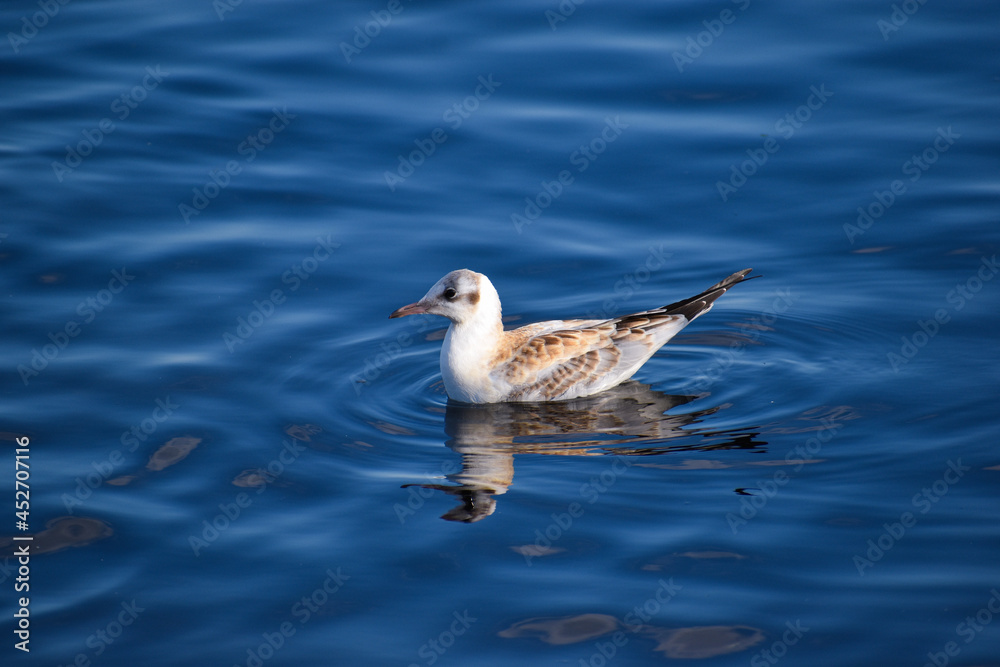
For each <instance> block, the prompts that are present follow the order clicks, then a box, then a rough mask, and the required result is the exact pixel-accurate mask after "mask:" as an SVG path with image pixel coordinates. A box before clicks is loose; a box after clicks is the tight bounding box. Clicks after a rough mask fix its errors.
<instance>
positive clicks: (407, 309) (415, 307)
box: [389, 301, 427, 320]
mask: <svg viewBox="0 0 1000 667" xmlns="http://www.w3.org/2000/svg"><path fill="white" fill-rule="evenodd" d="M426 312H427V309H426V308H425V307H424V305H423V304H422V303H421V302H420V301H418V302H416V303H411V304H410V305H408V306H403V307H402V308H399V309H398V310H394V311H392V314H391V315H389V319H390V320H391V319H392V318H394V317H406V316H407V315H419V314H420V313H426Z"/></svg>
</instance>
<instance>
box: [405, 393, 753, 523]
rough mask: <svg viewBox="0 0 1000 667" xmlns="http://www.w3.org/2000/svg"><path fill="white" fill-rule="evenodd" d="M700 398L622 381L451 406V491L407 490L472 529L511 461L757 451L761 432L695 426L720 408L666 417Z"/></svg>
mask: <svg viewBox="0 0 1000 667" xmlns="http://www.w3.org/2000/svg"><path fill="white" fill-rule="evenodd" d="M698 398H700V397H699V396H680V395H671V394H664V393H662V392H658V391H653V390H652V389H650V388H649V386H648V385H644V384H640V383H638V382H634V381H633V382H626V383H624V384H622V385H619V386H618V387H615V388H614V389H612V390H609V391H606V392H603V393H601V394H599V395H597V396H590V397H587V398H581V399H575V400H572V401H562V402H554V403H496V404H490V405H469V404H465V403H456V402H453V401H449V403H448V405H447V410H446V413H445V434H446V435H447V436H448V439H447V440H446V441H445V444H446V445H447V446H448V447H450V448H451V449H453V450H454V451H456V452H458V453H459V454H460V455H461V457H462V468H461V470H460V471H458V472H456V473H453V474H450V475H447V476H446V479H448V481H449V482H451V484H405V485H403V488H407V487H411V486H415V487H419V488H425V489H436V490H439V491H443V492H444V493H447V494H450V495H453V496H455V497H456V498H458V499H459V500H460V501H461V502H460V503H459V504H458V505H457V506H456V507H454V508H452V509H451V510H449V511H448V512H446V513H445V514H443V515H442V516H441V518H442V519H446V520H448V521H460V522H464V523H474V522H476V521H480V520H482V519H484V518H486V517H487V516H489V515H491V514H493V512H494V511H496V496H500V495H503V494H504V493H506V492H507V488H508V487H509V486H510V484H511V482H512V481H513V478H514V456H515V455H516V454H542V455H551V456H660V455H664V454H673V453H677V452H693V451H701V452H704V451H714V450H733V449H741V450H748V451H753V450H759V449H760V448H761V447H762V446H763V445H766V444H767V443H766V442H764V441H761V440H757V436H758V435H759V434H760V429H759V427H757V426H748V427H745V428H741V429H706V428H700V427H699V426H698V424H699V423H700V422H701V421H702V420H703V419H704V418H705V417H707V416H708V415H711V414H714V413H716V412H718V411H719V410H721V409H723V408H724V407H725V406H713V407H710V408H705V409H701V410H694V411H690V412H681V413H677V414H667V413H668V412H669V411H670V410H672V409H674V408H677V407H679V406H682V405H685V404H687V403H690V402H692V401H694V400H696V399H698Z"/></svg>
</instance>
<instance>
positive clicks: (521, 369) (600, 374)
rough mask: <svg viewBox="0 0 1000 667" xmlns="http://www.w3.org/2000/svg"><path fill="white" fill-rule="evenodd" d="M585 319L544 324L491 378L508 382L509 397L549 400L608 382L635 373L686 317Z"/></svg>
mask: <svg viewBox="0 0 1000 667" xmlns="http://www.w3.org/2000/svg"><path fill="white" fill-rule="evenodd" d="M623 320H625V321H623ZM626 322H627V323H626ZM546 324H549V323H546ZM552 324H555V323H552ZM574 324H577V322H565V323H564V325H566V326H568V327H572V326H573V325H574ZM581 324H583V322H581ZM586 324H589V325H590V326H585V327H583V328H566V329H558V328H557V329H555V330H552V329H549V328H548V327H545V328H544V329H542V332H540V333H538V334H536V335H534V336H532V337H530V338H528V339H527V340H525V341H524V342H522V343H521V344H520V345H517V346H516V347H514V348H513V349H512V350H511V351H510V352H509V355H508V356H507V358H506V359H505V360H504V361H502V362H501V363H499V364H498V365H497V366H496V368H495V369H494V370H493V373H492V376H493V378H494V380H495V381H497V380H500V381H504V382H506V383H507V384H508V385H509V386H510V392H509V394H508V397H507V400H509V401H551V400H555V399H567V398H575V397H576V396H585V395H587V394H591V393H594V392H596V391H601V390H602V389H604V388H607V387H612V386H614V385H616V384H618V383H619V382H621V381H623V380H625V379H627V378H628V377H630V376H631V375H632V374H633V373H635V371H636V370H637V369H638V368H639V367H640V366H641V365H642V364H643V363H644V362H645V361H646V360H647V359H649V357H650V356H652V354H653V353H654V352H656V350H657V349H659V347H660V346H661V345H662V344H663V341H664V339H665V338H669V337H670V336H672V335H673V334H674V333H676V332H677V331H680V329H682V328H683V327H684V326H685V325H686V324H687V320H686V319H685V318H683V317H680V316H676V315H651V316H647V317H642V316H641V315H631V316H629V317H628V318H623V319H615V320H607V321H604V322H593V321H591V322H586ZM665 334H669V335H666V336H665Z"/></svg>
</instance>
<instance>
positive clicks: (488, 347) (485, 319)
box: [389, 269, 758, 403]
mask: <svg viewBox="0 0 1000 667" xmlns="http://www.w3.org/2000/svg"><path fill="white" fill-rule="evenodd" d="M752 270H753V269H744V270H742V271H737V272H736V273H734V274H733V275H731V276H729V277H728V278H726V279H725V280H722V281H721V282H718V283H716V284H715V285H712V286H711V287H709V288H708V289H707V290H705V291H704V292H701V293H700V294H696V295H695V296H693V297H690V298H688V299H684V300H682V301H678V302H676V303H672V304H670V305H668V306H663V307H662V308H654V309H653V310H646V311H643V312H641V313H634V314H632V315H624V316H622V317H615V318H612V319H606V320H550V321H547V322H537V323H535V324H528V325H525V326H523V327H520V328H518V329H512V330H510V331H504V328H503V324H502V322H501V314H500V296H499V295H498V294H497V291H496V289H495V288H494V287H493V283H491V282H490V280H489V278H487V277H486V276H484V275H483V274H481V273H476V272H475V271H470V270H468V269H458V270H457V271H452V272H451V273H449V274H448V275H446V276H445V277H444V278H442V279H441V280H439V281H437V282H436V283H434V286H433V287H431V288H430V290H429V291H428V292H427V294H425V295H424V297H423V298H422V299H420V301H417V302H416V303H411V304H409V305H408V306H403V307H402V308H399V309H398V310H395V311H393V313H392V314H391V315H389V318H390V319H392V318H394V317H405V316H406V315H416V314H420V313H428V314H431V315H441V316H443V317H447V318H448V319H449V320H451V324H450V325H449V327H448V332H447V333H446V334H445V337H444V345H442V347H441V375H442V377H443V379H444V388H445V390H446V391H447V392H448V396H449V397H450V398H452V399H454V400H456V401H460V402H463V403H506V402H540V401H564V400H568V399H572V398H579V397H582V396H590V395H591V394H596V393H599V392H601V391H604V390H605V389H610V388H611V387H614V386H616V385H618V384H620V383H622V382H624V381H625V380H627V379H629V378H630V377H632V375H633V374H634V373H635V372H636V371H637V370H639V368H640V367H641V366H642V365H643V364H644V363H646V361H647V360H648V359H649V358H650V357H651V356H653V353H655V352H656V351H657V350H658V349H660V348H661V347H662V346H663V345H664V344H665V343H666V342H667V341H669V340H670V339H671V338H673V337H674V336H675V335H677V333H678V332H679V331H680V330H681V329H683V328H684V327H686V326H687V325H688V324H690V323H691V322H692V321H693V320H694V319H695V318H696V317H698V316H699V315H702V314H704V313H707V312H708V311H709V310H711V308H712V304H713V303H714V302H715V300H716V299H718V298H719V297H720V296H722V295H723V294H725V293H726V290H728V289H729V288H730V287H732V286H733V285H736V284H739V283H741V282H745V281H747V280H751V279H752V278H757V277H758V276H752V277H751V278H747V277H746V275H747V274H748V273H750V272H751V271H752Z"/></svg>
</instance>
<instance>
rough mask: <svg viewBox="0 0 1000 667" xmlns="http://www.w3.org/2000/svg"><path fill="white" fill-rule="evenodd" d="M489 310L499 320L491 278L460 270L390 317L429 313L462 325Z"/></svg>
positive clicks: (498, 300)
mask: <svg viewBox="0 0 1000 667" xmlns="http://www.w3.org/2000/svg"><path fill="white" fill-rule="evenodd" d="M487 311H489V313H488V314H487V315H486V316H487V317H496V318H497V319H499V315H500V298H499V297H498V296H497V292H496V289H494V288H493V284H492V283H490V279H489V278H487V277H486V276H484V275H483V274H481V273H476V272H475V271H469V270H468V269H458V270H457V271H452V272H451V273H449V274H448V275H446V276H445V277H444V278H442V279H441V280H439V281H437V282H436V283H434V286H433V287H431V288H430V289H429V290H428V291H427V294H425V295H424V298H422V299H421V300H420V301H417V302H416V303H411V304H410V305H408V306H403V307H402V308H400V309H398V310H395V311H393V312H392V314H391V315H389V317H390V318H393V317H404V316H406V315H417V314H419V313H428V314H430V315H441V316H442V317H447V318H448V319H449V320H451V321H452V322H454V323H455V324H462V323H464V322H469V321H472V320H474V319H478V318H479V317H482V316H483V314H484V313H487ZM494 312H495V315H494Z"/></svg>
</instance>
